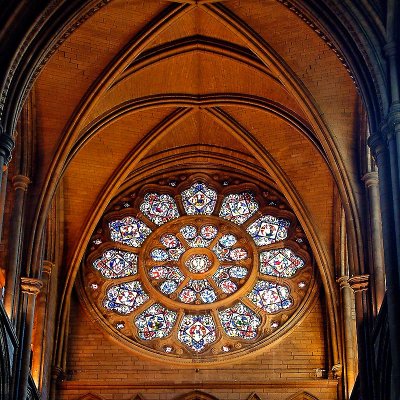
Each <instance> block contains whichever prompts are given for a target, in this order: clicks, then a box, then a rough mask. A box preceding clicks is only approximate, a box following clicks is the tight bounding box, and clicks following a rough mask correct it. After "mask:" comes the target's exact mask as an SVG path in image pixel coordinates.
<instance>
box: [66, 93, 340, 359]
mask: <svg viewBox="0 0 400 400" xmlns="http://www.w3.org/2000/svg"><path fill="white" fill-rule="evenodd" d="M149 101H150V104H151V106H153V105H152V99H149ZM197 103H198V101H197ZM179 105H180V106H182V105H186V106H191V104H190V103H189V104H182V103H179ZM141 106H142V107H143V106H144V105H143V104H142V105H141ZM210 109H211V108H210ZM217 111H218V110H217ZM189 112H190V109H186V111H185V108H181V109H180V111H178V114H176V115H175V114H174V116H173V118H172V120H170V119H167V120H166V125H161V126H158V127H157V128H156V129H155V130H154V131H152V132H150V133H149V135H148V136H147V137H146V138H145V139H144V140H143V141H142V142H141V143H139V145H138V146H137V147H136V148H135V149H134V150H133V151H132V152H131V154H130V155H129V157H128V158H127V159H126V160H125V161H124V162H123V163H122V165H121V168H120V169H118V172H117V173H116V174H115V175H114V177H113V178H112V180H111V181H110V182H109V183H108V185H107V188H108V190H107V191H105V192H104V193H103V194H102V196H101V198H99V199H98V201H96V209H95V210H93V213H92V214H91V216H90V218H89V220H88V221H87V223H86V224H85V231H84V232H83V233H82V236H81V238H80V241H79V244H78V246H77V249H76V252H75V254H74V256H73V258H72V260H71V266H72V268H71V270H70V271H69V275H68V282H67V286H66V289H65V291H64V296H63V299H64V303H63V305H62V306H63V307H66V304H68V298H69V293H70V291H71V290H72V286H73V284H74V282H75V277H76V274H77V271H78V269H79V266H80V260H81V258H82V256H83V253H84V251H85V249H86V246H87V243H88V240H89V238H90V235H91V233H92V231H93V229H94V227H95V226H96V224H97V222H98V219H99V218H100V216H101V215H102V213H103V211H104V209H105V207H106V205H107V204H108V203H109V201H110V200H111V197H112V196H113V191H112V188H115V187H120V185H121V184H122V183H123V182H124V181H125V179H126V177H127V176H128V174H129V173H130V171H131V170H133V169H134V168H135V166H136V165H137V163H138V162H139V160H140V159H142V158H143V157H144V155H145V154H147V153H148V152H149V151H150V150H151V147H152V146H154V145H155V144H156V143H157V142H158V141H160V140H162V137H163V135H166V134H167V133H168V127H169V126H171V125H170V122H171V121H172V122H173V123H175V122H176V121H177V120H179V119H180V118H185V117H186V116H187V115H188V113H189ZM217 114H218V112H217ZM175 118H176V119H175ZM105 120H107V118H106V119H105ZM110 122H111V120H108V123H110ZM230 122H232V121H230ZM220 123H221V124H222V125H224V126H225V127H226V128H227V129H228V130H229V132H230V133H231V134H232V135H233V137H235V138H236V139H237V140H239V141H241V142H242V143H243V144H244V145H245V146H246V147H247V148H248V149H249V150H250V152H251V153H252V154H253V156H254V157H256V158H257V159H258V160H259V161H260V162H261V164H262V165H263V167H264V168H265V169H266V170H267V171H269V172H270V173H271V174H272V176H273V178H274V179H275V181H276V182H279V183H280V185H281V189H282V191H283V192H284V194H285V196H286V198H287V199H288V200H289V203H291V205H292V207H293V209H294V210H295V213H296V214H297V215H298V216H299V217H300V220H301V223H302V225H303V226H304V228H305V230H306V232H307V235H308V237H309V238H310V242H311V243H313V244H312V246H313V251H314V254H315V256H316V259H317V264H318V266H319V269H320V272H321V275H322V279H323V283H324V287H325V291H326V293H327V295H328V294H329V295H328V308H329V310H330V311H329V316H330V318H331V319H332V320H331V327H332V329H333V337H332V342H333V353H334V358H335V360H337V362H340V360H339V349H338V348H337V346H338V332H337V331H336V328H337V326H338V325H337V324H336V323H335V319H336V318H337V316H336V309H335V303H336V297H335V296H336V294H335V289H334V288H335V283H334V282H333V281H332V277H331V275H330V273H329V272H328V267H327V266H328V265H329V262H328V261H327V255H326V250H325V249H324V246H323V244H322V243H321V241H320V238H319V237H318V235H317V232H316V231H315V227H314V226H313V224H312V222H311V218H310V215H309V212H308V211H307V209H306V207H305V205H304V204H303V203H302V201H301V199H300V197H299V196H298V194H297V193H296V190H295V189H294V187H293V185H292V184H291V183H290V182H289V180H288V178H287V177H286V176H285V173H284V172H283V170H282V169H281V168H280V167H278V166H277V165H276V164H277V163H276V162H274V160H273V159H272V157H271V155H269V154H268V152H266V150H265V149H264V148H263V146H262V145H261V144H260V143H258V142H257V141H256V140H255V139H254V138H253V137H252V135H251V133H249V132H246V131H245V130H243V129H241V128H240V127H239V126H229V124H228V123H227V122H226V121H224V120H221V121H220ZM105 124H106V122H105V121H103V122H102V123H100V124H95V125H93V126H91V127H90V128H89V130H88V132H94V133H95V132H96V131H98V129H100V128H101V127H104V126H105ZM89 135H90V133H89ZM64 311H66V308H64ZM61 318H62V321H64V317H61ZM61 325H62V324H61ZM61 329H62V328H61Z"/></svg>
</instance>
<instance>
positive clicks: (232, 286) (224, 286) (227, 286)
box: [218, 279, 237, 294]
mask: <svg viewBox="0 0 400 400" xmlns="http://www.w3.org/2000/svg"><path fill="white" fill-rule="evenodd" d="M218 286H219V287H220V288H221V290H222V291H223V292H224V293H226V294H231V293H235V292H236V290H237V285H236V283H235V282H232V281H231V280H230V279H225V280H223V281H221V282H220V283H219V284H218Z"/></svg>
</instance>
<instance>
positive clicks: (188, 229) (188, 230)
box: [180, 225, 197, 240]
mask: <svg viewBox="0 0 400 400" xmlns="http://www.w3.org/2000/svg"><path fill="white" fill-rule="evenodd" d="M180 232H181V234H182V236H183V237H184V238H185V239H186V240H191V239H194V238H195V237H196V235H197V228H196V227H195V226H193V225H185V226H183V227H182V228H181V229H180Z"/></svg>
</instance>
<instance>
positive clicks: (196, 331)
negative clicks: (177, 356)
mask: <svg viewBox="0 0 400 400" xmlns="http://www.w3.org/2000/svg"><path fill="white" fill-rule="evenodd" d="M216 339H217V335H216V329H215V323H214V320H213V317H212V316H211V315H210V314H204V315H203V314H201V315H190V314H186V315H184V317H183V318H182V322H181V324H180V326H179V331H178V340H179V341H180V342H182V343H183V344H184V345H186V346H187V347H189V348H190V349H191V350H194V351H196V352H200V351H202V350H204V349H205V348H206V346H207V345H209V344H211V343H213V342H215V340H216Z"/></svg>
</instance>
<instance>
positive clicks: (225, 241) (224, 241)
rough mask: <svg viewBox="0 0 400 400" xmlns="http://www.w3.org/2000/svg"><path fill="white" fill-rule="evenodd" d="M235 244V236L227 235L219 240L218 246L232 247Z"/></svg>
mask: <svg viewBox="0 0 400 400" xmlns="http://www.w3.org/2000/svg"><path fill="white" fill-rule="evenodd" d="M236 242H237V239H236V236H235V235H231V234H227V235H224V236H222V237H221V239H219V244H220V245H221V246H222V247H226V248H227V247H232V246H233V245H234V244H235V243H236Z"/></svg>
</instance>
